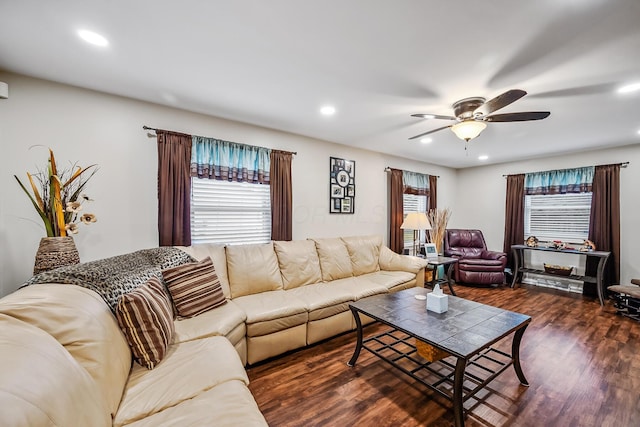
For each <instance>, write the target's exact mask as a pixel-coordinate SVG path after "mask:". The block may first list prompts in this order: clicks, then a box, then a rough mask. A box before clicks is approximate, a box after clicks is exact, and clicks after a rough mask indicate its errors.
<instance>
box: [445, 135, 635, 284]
mask: <svg viewBox="0 0 640 427" xmlns="http://www.w3.org/2000/svg"><path fill="white" fill-rule="evenodd" d="M631 141H632V139H631V137H630V142H631ZM478 143H480V142H478ZM623 162H630V165H629V166H628V167H627V168H624V169H621V171H620V211H621V212H620V230H621V237H620V281H621V283H623V284H628V283H629V280H630V279H631V278H639V277H640V245H639V244H638V238H639V237H640V197H638V196H639V195H640V192H639V189H638V183H640V144H635V145H629V146H626V147H620V148H615V149H608V150H599V151H589V152H583V153H574V154H571V155H566V156H558V157H548V158H543V159H535V160H528V161H522V162H513V163H505V164H500V165H489V166H484V167H477V168H470V169H463V170H460V171H459V172H458V187H457V195H456V226H459V227H460V228H479V229H481V230H482V231H483V233H484V235H485V239H486V240H487V245H488V246H489V248H492V249H493V248H495V249H500V250H501V249H502V244H503V239H504V215H505V192H506V186H507V185H506V179H505V178H504V177H503V175H510V174H517V173H526V172H536V171H543V170H550V169H564V168H573V167H581V166H593V165H603V164H611V163H623ZM595 243H596V245H597V242H595ZM569 262H571V261H569ZM568 265H570V264H568ZM573 265H575V263H574V264H573Z"/></svg>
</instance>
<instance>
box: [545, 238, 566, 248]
mask: <svg viewBox="0 0 640 427" xmlns="http://www.w3.org/2000/svg"><path fill="white" fill-rule="evenodd" d="M565 246H566V244H565V243H564V242H563V241H562V240H554V241H552V242H551V243H549V247H550V248H551V249H558V250H562V249H564V248H565Z"/></svg>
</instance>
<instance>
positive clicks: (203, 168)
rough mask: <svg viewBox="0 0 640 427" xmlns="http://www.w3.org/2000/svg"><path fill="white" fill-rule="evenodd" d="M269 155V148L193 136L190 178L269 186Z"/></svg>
mask: <svg viewBox="0 0 640 427" xmlns="http://www.w3.org/2000/svg"><path fill="white" fill-rule="evenodd" d="M270 154H271V150H270V149H268V148H263V147H255V146H252V145H245V144H238V143H236V142H230V141H223V140H220V139H214V138H205V137H202V136H193V137H192V145H191V176H197V177H198V178H209V179H217V180H224V181H237V182H250V183H255V184H269V168H270V162H271V161H270Z"/></svg>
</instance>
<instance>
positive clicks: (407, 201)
mask: <svg viewBox="0 0 640 427" xmlns="http://www.w3.org/2000/svg"><path fill="white" fill-rule="evenodd" d="M402 209H403V211H404V217H403V219H404V218H406V217H407V214H408V213H409V212H426V211H427V196H416V195H414V194H403V195H402ZM403 232H404V233H403V236H404V248H405V249H407V250H409V252H410V253H411V250H412V248H413V230H403ZM418 239H419V241H420V242H424V241H425V230H420V234H419V237H418Z"/></svg>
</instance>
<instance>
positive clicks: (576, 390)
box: [248, 285, 640, 427]
mask: <svg viewBox="0 0 640 427" xmlns="http://www.w3.org/2000/svg"><path fill="white" fill-rule="evenodd" d="M456 292H457V293H458V296H460V297H463V298H467V299H471V300H474V301H478V302H482V303H485V304H490V305H494V306H497V307H501V308H504V309H507V310H512V311H517V312H521V313H525V314H528V315H530V316H531V317H532V318H533V321H532V323H531V324H530V325H529V327H528V329H527V331H526V333H525V335H524V338H523V341H522V347H521V361H522V366H523V370H524V373H525V375H526V376H527V379H528V380H529V383H530V384H531V385H530V387H524V386H522V385H520V384H519V382H518V379H517V377H516V375H515V372H514V371H513V369H509V370H507V371H505V372H504V373H503V374H502V375H501V376H499V377H498V378H497V379H496V380H494V381H493V382H492V383H491V384H490V385H489V389H488V391H487V392H486V393H485V394H484V395H483V396H482V397H481V401H472V400H469V401H467V402H466V404H465V408H467V409H468V411H467V418H466V425H467V426H615V427H620V426H640V340H639V335H640V324H638V323H637V322H635V321H633V320H631V319H628V318H625V317H621V316H617V315H615V310H614V309H613V307H612V306H611V303H610V302H608V303H607V305H606V306H605V308H604V309H601V308H600V305H599V304H598V302H597V300H596V299H592V298H588V297H582V296H580V295H576V294H568V293H566V292H561V291H555V290H550V289H545V288H539V287H535V286H527V285H525V286H523V287H520V288H519V289H515V290H512V289H510V288H508V287H504V288H498V289H481V288H469V287H462V286H457V287H456ZM379 328H380V326H377V325H371V326H368V327H367V328H366V329H365V333H373V332H375V330H376V329H379ZM354 345H355V333H353V332H351V333H348V334H344V335H341V336H339V337H337V338H334V339H331V340H329V341H326V342H323V343H320V344H318V345H315V346H311V347H308V348H306V349H302V350H299V351H296V352H294V353H291V354H288V355H285V356H283V357H279V358H276V359H274V360H271V361H268V362H266V363H263V364H260V365H257V366H253V367H251V368H249V370H248V373H249V378H250V380H251V384H250V386H249V387H250V389H251V391H252V392H253V394H254V396H255V398H256V400H257V402H258V405H259V406H260V409H261V410H262V412H263V413H264V415H265V417H266V419H267V422H268V423H269V424H270V425H271V426H273V427H276V426H348V425H354V426H376V427H382V426H403V427H409V426H422V425H427V426H450V425H453V414H452V411H451V409H450V408H451V406H450V403H449V402H447V401H445V400H443V399H442V398H440V397H439V396H435V395H434V394H433V393H431V392H430V391H429V390H428V389H426V387H424V386H423V385H422V384H420V383H417V382H416V381H414V380H413V379H411V378H410V377H408V376H406V375H404V374H403V373H401V372H400V371H398V370H395V369H394V368H392V367H391V366H389V365H388V364H387V363H386V362H384V361H382V360H380V359H378V358H377V357H375V356H373V355H372V354H371V353H369V352H368V351H363V352H362V353H361V355H360V358H359V359H358V363H357V365H356V366H355V367H354V368H349V367H348V366H347V365H346V362H347V361H348V360H349V358H350V357H351V355H352V353H353V349H354ZM499 347H500V348H503V349H504V350H506V351H510V339H509V338H508V339H507V341H504V342H503V343H502V345H500V346H499Z"/></svg>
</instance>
